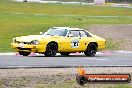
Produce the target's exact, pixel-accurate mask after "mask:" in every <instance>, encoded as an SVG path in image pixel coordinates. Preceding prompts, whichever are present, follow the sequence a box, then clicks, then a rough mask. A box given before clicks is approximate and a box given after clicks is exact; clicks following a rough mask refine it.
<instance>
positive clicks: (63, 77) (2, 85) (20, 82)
mask: <svg viewBox="0 0 132 88" xmlns="http://www.w3.org/2000/svg"><path fill="white" fill-rule="evenodd" d="M84 69H85V70H86V72H87V73H88V74H90V73H94V74H96V73H97V74H98V73H104V74H108V73H129V74H131V75H132V68H131V67H87V68H84ZM76 73H77V68H27V69H24V68H21V69H0V88H82V86H80V85H78V84H77V83H76V80H75V78H76ZM131 86H132V83H129V84H86V85H84V86H83V88H131Z"/></svg>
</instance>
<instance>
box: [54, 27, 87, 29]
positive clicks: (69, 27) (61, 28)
mask: <svg viewBox="0 0 132 88" xmlns="http://www.w3.org/2000/svg"><path fill="white" fill-rule="evenodd" d="M53 28H55V29H67V30H84V29H80V28H70V27H53Z"/></svg>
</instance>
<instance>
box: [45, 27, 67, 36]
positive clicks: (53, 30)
mask: <svg viewBox="0 0 132 88" xmlns="http://www.w3.org/2000/svg"><path fill="white" fill-rule="evenodd" d="M67 31H68V30H67V29H60V28H50V29H49V30H48V31H47V32H45V33H44V35H51V36H55V35H57V36H66V34H67Z"/></svg>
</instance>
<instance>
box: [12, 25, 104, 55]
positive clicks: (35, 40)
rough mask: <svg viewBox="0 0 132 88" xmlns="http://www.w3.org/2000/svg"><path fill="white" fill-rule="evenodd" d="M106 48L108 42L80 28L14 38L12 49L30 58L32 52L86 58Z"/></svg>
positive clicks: (67, 28)
mask: <svg viewBox="0 0 132 88" xmlns="http://www.w3.org/2000/svg"><path fill="white" fill-rule="evenodd" d="M105 46H106V40H105V39H103V38H101V37H98V36H96V35H93V34H92V33H90V32H88V31H86V30H84V29H79V28H70V27H52V28H50V29H49V30H48V31H47V32H45V33H42V32H41V34H40V35H29V36H21V37H16V38H13V42H12V43H11V47H12V48H14V49H15V50H16V51H17V52H19V54H20V55H23V56H28V55H29V54H30V53H31V52H34V53H40V54H44V55H45V56H48V57H51V56H55V55H56V53H60V54H61V55H63V56H68V55H69V54H70V53H75V52H80V53H81V52H84V54H85V55H86V56H91V57H93V56H95V54H96V52H97V50H100V49H103V48H105Z"/></svg>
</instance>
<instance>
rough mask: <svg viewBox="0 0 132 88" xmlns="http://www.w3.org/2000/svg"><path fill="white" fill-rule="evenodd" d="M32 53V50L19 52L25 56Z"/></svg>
mask: <svg viewBox="0 0 132 88" xmlns="http://www.w3.org/2000/svg"><path fill="white" fill-rule="evenodd" d="M30 53H31V52H24V51H21V52H19V54H20V55H23V56H28V55H29V54H30Z"/></svg>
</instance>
